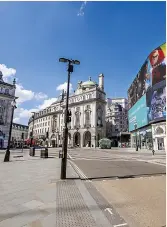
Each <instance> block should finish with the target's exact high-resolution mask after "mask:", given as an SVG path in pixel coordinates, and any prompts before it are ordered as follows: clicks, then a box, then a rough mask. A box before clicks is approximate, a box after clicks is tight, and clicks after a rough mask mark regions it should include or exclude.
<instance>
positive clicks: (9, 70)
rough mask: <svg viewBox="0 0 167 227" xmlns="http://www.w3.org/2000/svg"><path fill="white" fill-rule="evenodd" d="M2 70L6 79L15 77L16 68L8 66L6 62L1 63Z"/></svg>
mask: <svg viewBox="0 0 167 227" xmlns="http://www.w3.org/2000/svg"><path fill="white" fill-rule="evenodd" d="M0 71H1V72H2V74H3V79H4V81H6V82H7V81H8V80H9V79H11V77H13V76H14V75H15V74H16V69H13V68H7V66H6V65H4V64H0Z"/></svg>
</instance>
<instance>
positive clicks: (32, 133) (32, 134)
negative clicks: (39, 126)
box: [30, 112, 35, 147]
mask: <svg viewBox="0 0 167 227" xmlns="http://www.w3.org/2000/svg"><path fill="white" fill-rule="evenodd" d="M31 113H32V114H33V116H32V119H33V123H32V132H31V142H30V147H32V141H33V136H34V118H35V116H34V115H35V112H31Z"/></svg>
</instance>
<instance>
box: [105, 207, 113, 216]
mask: <svg viewBox="0 0 167 227" xmlns="http://www.w3.org/2000/svg"><path fill="white" fill-rule="evenodd" d="M111 210H112V209H111V208H106V209H105V211H108V212H109V213H110V214H111V215H112V214H113V212H112V211H111Z"/></svg>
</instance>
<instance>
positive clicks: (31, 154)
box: [29, 147, 35, 156]
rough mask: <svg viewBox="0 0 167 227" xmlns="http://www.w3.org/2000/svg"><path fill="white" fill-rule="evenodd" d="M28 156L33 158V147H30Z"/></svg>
mask: <svg viewBox="0 0 167 227" xmlns="http://www.w3.org/2000/svg"><path fill="white" fill-rule="evenodd" d="M29 155H30V156H35V147H30V152H29Z"/></svg>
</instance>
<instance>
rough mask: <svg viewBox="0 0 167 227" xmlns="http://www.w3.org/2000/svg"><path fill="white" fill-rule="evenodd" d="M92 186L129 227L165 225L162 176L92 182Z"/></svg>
mask: <svg viewBox="0 0 167 227" xmlns="http://www.w3.org/2000/svg"><path fill="white" fill-rule="evenodd" d="M93 185H94V186H95V187H96V189H97V190H98V191H99V192H100V193H101V194H102V195H103V196H104V197H105V199H106V200H107V201H109V202H110V203H111V204H112V205H113V206H114V208H115V209H116V210H117V211H118V213H119V214H120V215H121V217H123V218H124V220H125V221H126V222H127V223H128V224H129V226H130V227H134V226H135V227H143V226H144V227H162V226H165V224H166V204H165V201H166V178H165V176H156V177H144V178H143V177H141V178H135V179H122V180H105V181H93Z"/></svg>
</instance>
